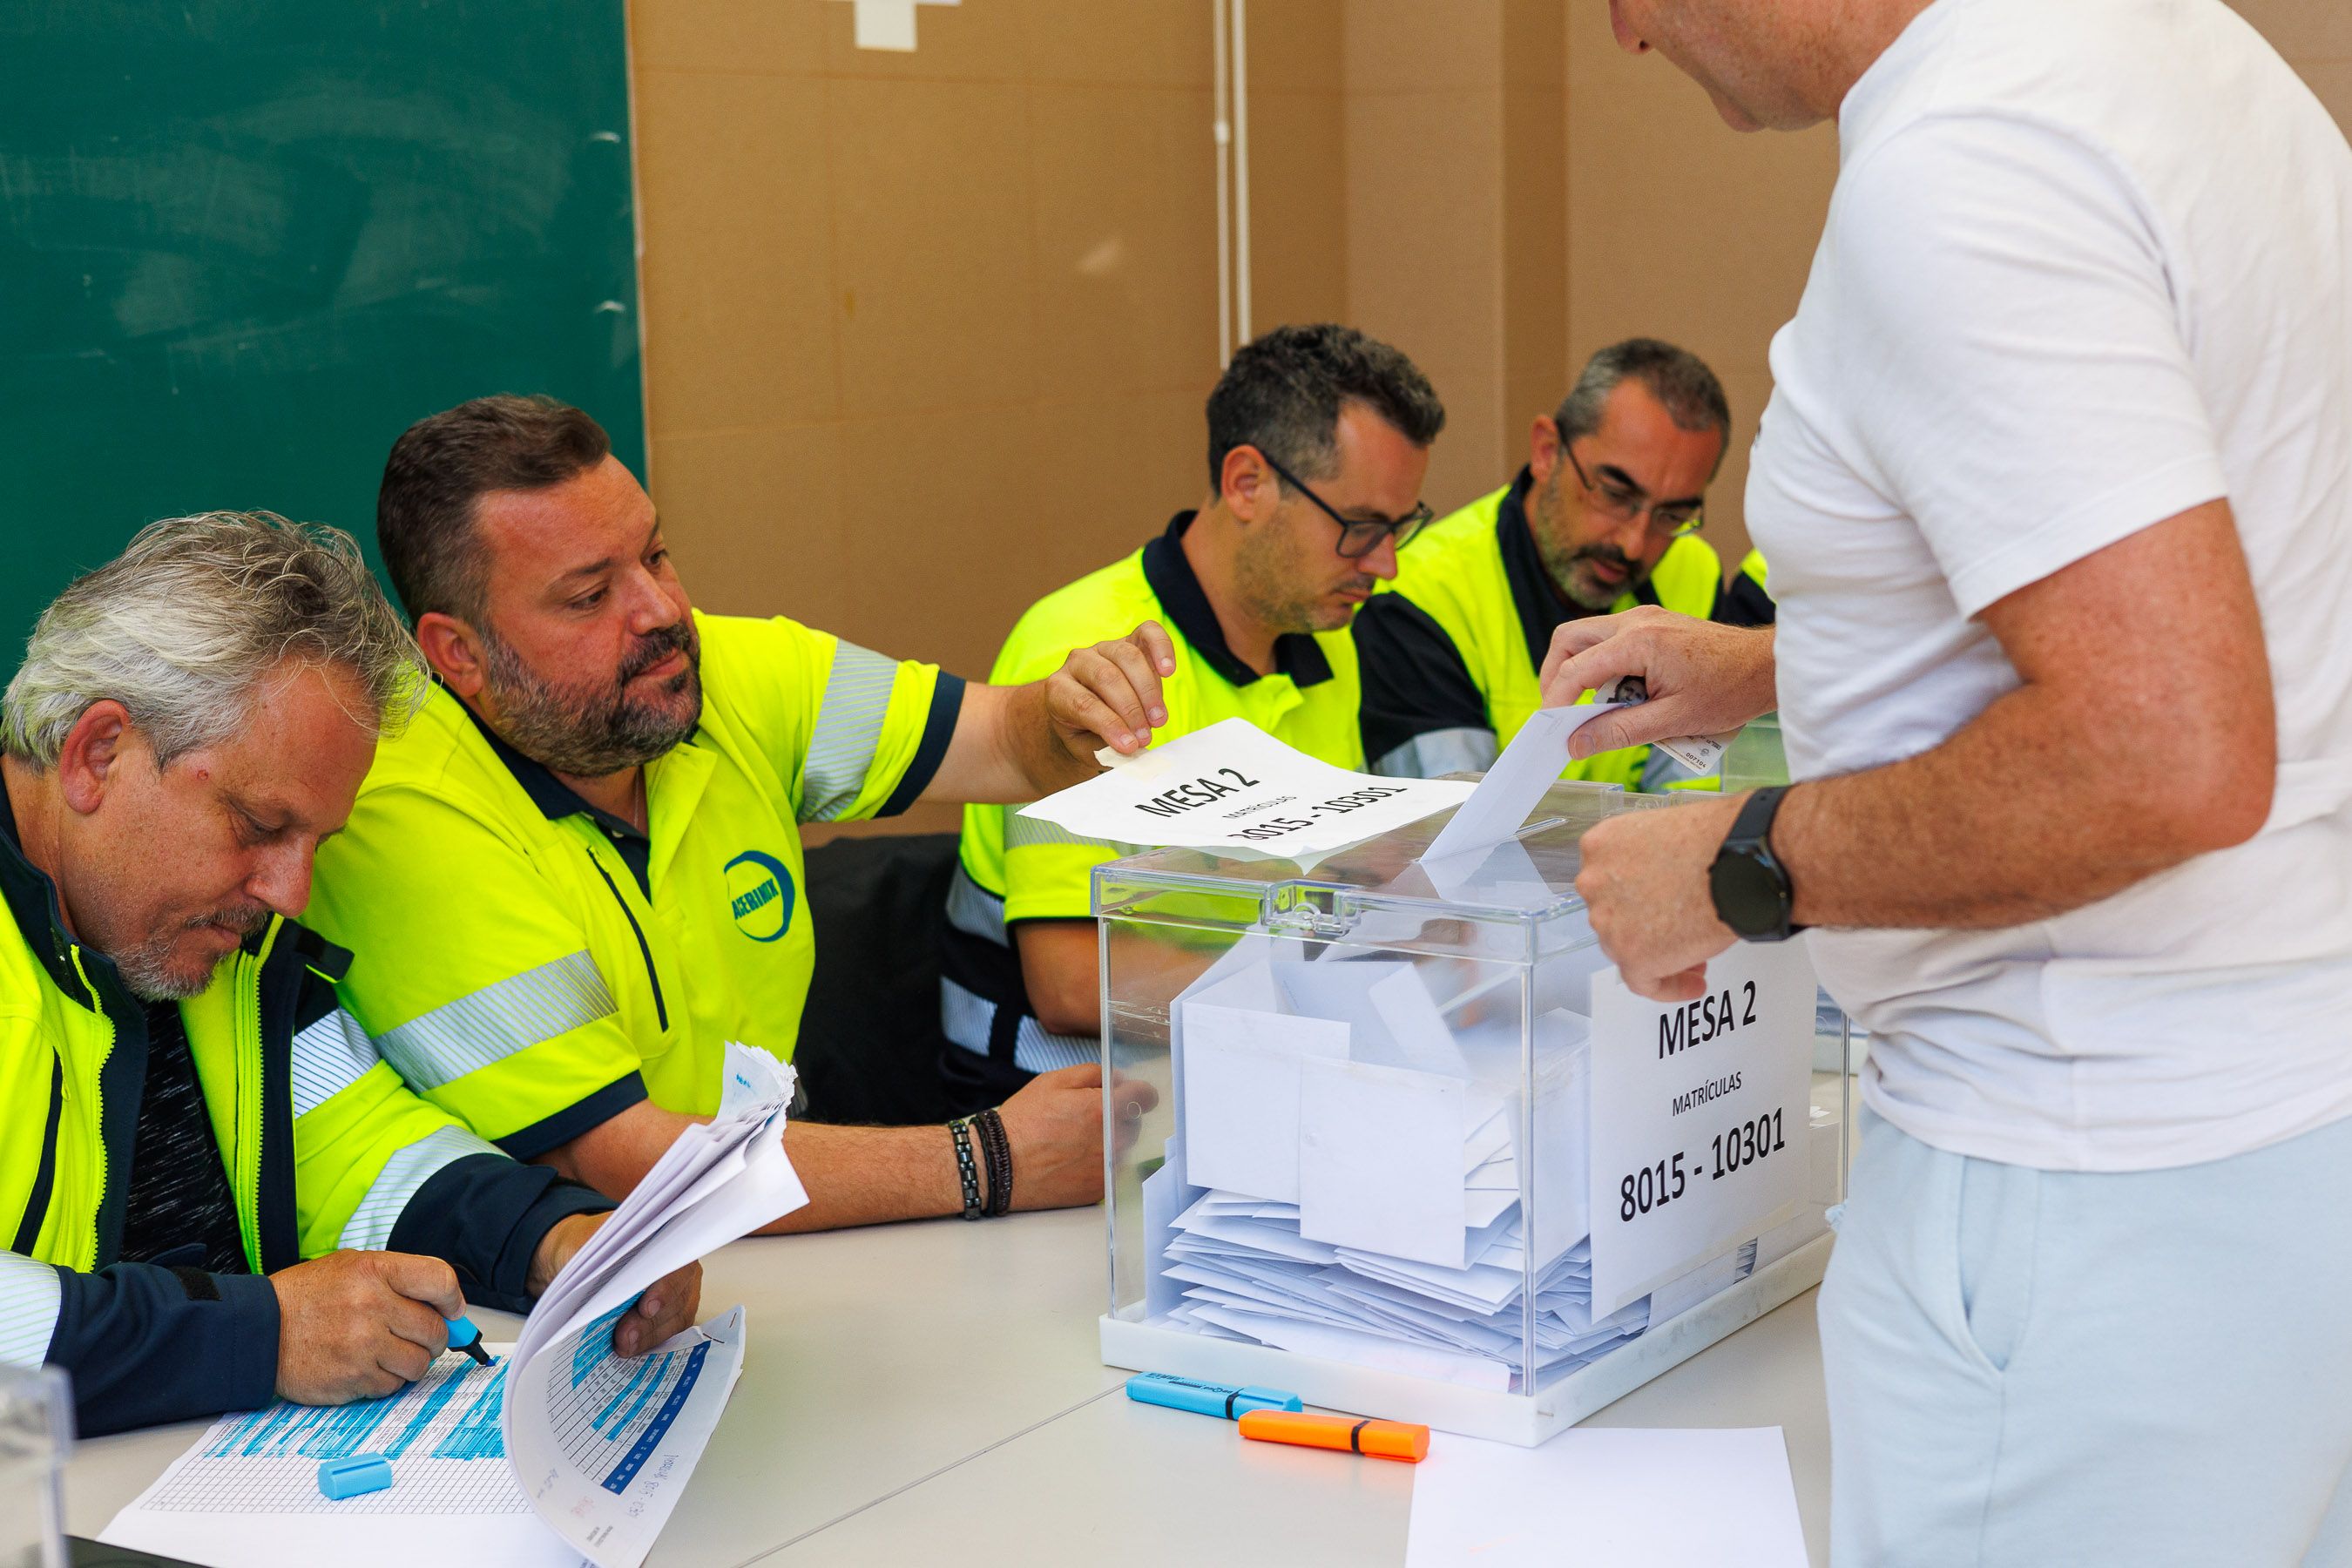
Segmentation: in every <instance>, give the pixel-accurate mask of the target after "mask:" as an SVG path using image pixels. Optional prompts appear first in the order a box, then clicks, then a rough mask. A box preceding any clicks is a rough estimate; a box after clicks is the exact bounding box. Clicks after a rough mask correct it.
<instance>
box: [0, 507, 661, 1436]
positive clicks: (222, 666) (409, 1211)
mask: <svg viewBox="0 0 2352 1568" xmlns="http://www.w3.org/2000/svg"><path fill="white" fill-rule="evenodd" d="M423 681H424V673H423V669H422V668H421V663H420V661H419V659H418V658H417V656H416V651H415V644H414V643H412V642H411V641H410V639H409V637H408V636H407V634H406V633H405V632H404V630H403V629H402V627H401V625H400V622H399V619H398V618H397V617H396V616H394V614H393V612H392V609H391V607H390V606H389V605H387V604H386V603H385V602H384V599H383V595H382V593H381V592H380V591H379V590H378V589H377V587H376V586H375V584H374V582H373V579H372V578H371V577H370V576H369V574H368V571H367V567H366V564H365V563H363V562H362V559H361V557H360V553H359V551H358V549H357V547H356V546H354V545H353V544H352V541H351V540H350V539H349V538H348V537H347V536H345V535H343V534H341V533H339V532H336V531H333V530H331V529H322V528H308V527H303V526H300V525H297V524H292V523H288V522H285V521H282V520H280V519H278V518H274V517H270V516H268V515H266V514H265V515H252V514H243V513H235V512H215V513H211V514H207V515H205V516H201V517H191V518H177V519H173V520H170V521H163V522H158V523H155V524H152V526H150V527H148V528H147V529H145V530H143V531H142V532H141V533H140V534H139V536H138V537H137V538H136V539H134V540H132V541H131V544H130V546H129V548H127V549H126V550H125V551H124V552H122V554H121V556H120V557H118V558H117V559H116V560H114V561H113V562H111V563H109V564H107V565H105V566H103V567H100V569H99V570H97V571H95V572H93V573H90V574H89V575H87V576H85V577H83V578H81V579H80V580H79V581H78V582H76V583H75V584H72V585H71V586H70V587H68V589H67V590H66V592H65V593H64V594H63V595H60V596H59V597H58V600H57V601H56V603H54V604H52V605H50V606H49V608H48V609H47V611H46V612H45V613H44V614H43V615H42V616H41V618H40V622H39V624H38V625H37V626H36V628H35V629H34V632H33V636H32V638H31V641H30V642H29V644H28V645H27V647H26V655H25V662H24V664H23V666H22V667H21V668H19V669H18V670H17V671H16V677H15V679H12V680H11V681H10V682H9V684H8V688H7V694H6V698H5V704H0V905H5V911H6V919H5V921H0V1115H5V1117H6V1119H7V1124H8V1125H9V1126H10V1127H11V1128H13V1129H15V1131H14V1133H13V1134H12V1136H11V1138H10V1140H9V1152H8V1155H7V1158H6V1159H5V1161H0V1226H5V1227H6V1230H7V1234H8V1235H9V1236H10V1237H13V1240H12V1242H11V1244H10V1247H9V1249H8V1250H7V1251H5V1252H0V1361H5V1362H16V1363H37V1362H43V1361H46V1362H47V1363H52V1364H55V1365H58V1366H62V1367H64V1368H65V1369H66V1370H67V1371H68V1373H70V1374H71V1376H72V1379H73V1384H74V1395H75V1403H76V1405H77V1407H78V1413H79V1425H80V1426H81V1429H82V1430H83V1431H84V1432H92V1433H94V1432H108V1431H114V1430H119V1429H121V1428H124V1427H130V1426H143V1425H148V1424H151V1423H154V1422H161V1421H173V1420H184V1419H187V1418H190V1417H194V1416H199V1415H210V1414H214V1413H216V1412H218V1411H222V1410H231V1409H243V1408H250V1407H252V1406H255V1405H261V1404H265V1403H267V1402H268V1400H269V1399H270V1398H271V1396H272V1395H282V1396H284V1397H286V1398H289V1399H294V1400H299V1401H302V1402H305V1403H310V1404H341V1403H342V1402H345V1401H348V1400H352V1399H356V1398H362V1397H367V1396H372V1395H378V1394H387V1393H390V1392H392V1391H393V1390H394V1389H396V1388H397V1387H398V1386H399V1385H400V1384H402V1383H403V1382H404V1381H406V1380H411V1379H414V1378H416V1377H418V1376H421V1375H422V1374H423V1373H424V1372H425V1369H426V1367H428V1366H429V1365H430V1364H431V1363H432V1362H433V1359H434V1358H435V1357H436V1356H437V1355H438V1354H439V1353H440V1352H441V1351H442V1350H443V1348H444V1347H445V1345H446V1341H447V1323H448V1320H450V1319H452V1318H454V1317H456V1316H457V1314H459V1313H460V1312H462V1311H463V1310H465V1307H466V1301H467V1298H468V1297H470V1298H471V1299H473V1300H478V1301H485V1302H488V1303H489V1304H491V1305H494V1306H499V1307H507V1308H512V1309H518V1310H519V1309H521V1308H523V1307H524V1306H526V1305H527V1304H528V1302H529V1300H530V1298H531V1297H532V1296H533V1295H535V1294H536V1293H537V1292H538V1291H539V1290H540V1289H543V1288H544V1287H545V1285H546V1284H547V1282H548V1281H549V1279H551V1278H552V1276H553V1274H554V1272H555V1270H556V1269H557V1268H560V1267H561V1266H562V1263H563V1261H564V1259H565V1258H569V1257H570V1256H571V1254H572V1252H573V1251H575V1250H576V1249H577V1248H578V1247H579V1246H580V1245H581V1243H582V1242H583V1241H584V1240H585V1239H586V1238H587V1237H588V1236H589V1235H590V1234H591V1233H592V1232H593V1230H594V1229H595V1227H596V1226H598V1225H599V1224H601V1223H602V1222H603V1220H602V1215H601V1214H600V1213H599V1212H598V1211H601V1210H604V1209H607V1208H609V1207H610V1205H609V1204H608V1203H607V1202H606V1201H605V1200H604V1198H602V1197H601V1196H599V1195H598V1194H594V1193H592V1192H590V1191H588V1190H587V1189H585V1188H583V1187H579V1186H574V1185H572V1184H567V1183H564V1182H562V1181H559V1180H557V1179H556V1177H555V1175H554V1173H552V1172H549V1171H545V1170H541V1169H538V1168H536V1167H532V1166H528V1165H521V1164H518V1163H515V1162H513V1161H511V1160H509V1159H508V1158H507V1157H506V1156H505V1155H503V1154H500V1153H499V1152H497V1151H496V1150H494V1149H492V1148H491V1147H490V1146H489V1145H488V1144H486V1143H484V1142H481V1141H480V1140H478V1139H477V1138H475V1137H474V1136H473V1135H472V1134H471V1133H469V1132H467V1131H466V1130H465V1129H464V1128H463V1127H462V1126H460V1125H459V1124H458V1123H457V1121H455V1119H453V1118H451V1117H449V1116H447V1115H445V1114H443V1113H442V1112H440V1111H437V1110H434V1109H433V1108H431V1107H430V1106H428V1105H426V1104H425V1103H424V1102H423V1101H421V1100H417V1099H415V1097H414V1096H412V1095H411V1094H410V1093H409V1092H408V1091H407V1089H405V1088H404V1086H403V1085H402V1084H401V1082H400V1080H399V1079H398V1077H397V1076H396V1075H394V1073H393V1071H392V1069H391V1068H387V1067H385V1066H383V1064H382V1063H381V1062H379V1061H378V1060H377V1059H376V1056H375V1052H374V1050H373V1047H371V1046H370V1045H369V1043H368V1040H367V1038H366V1037H365V1036H364V1035H362V1033H360V1031H359V1029H358V1027H357V1026H356V1025H354V1024H353V1023H352V1020H351V1018H350V1017H349V1016H347V1015H345V1014H344V1013H343V1012H342V1011H341V1009H340V1008H339V1007H338V1006H337V1005H336V1002H335V994H334V989H333V982H334V980H335V978H336V977H337V976H339V975H340V974H341V973H342V971H343V968H344V966H345V964H346V963H348V961H349V955H348V954H346V953H344V952H341V951H340V950H338V949H336V948H334V947H331V946H330V945H329V944H327V943H326V942H323V941H321V940H320V938H319V937H317V936H316V935H314V934H313V933H311V932H310V931H305V930H303V929H302V928H301V927H299V926H297V925H295V924H294V923H292V920H291V917H292V916H294V915H296V914H299V912H300V911H301V910H302V908H303V906H304V905H305V904H306V903H307V902H308V901H309V900H310V868H311V861H312V858H313V855H314V854H315V852H316V850H317V848H318V845H319V842H320V839H322V838H324V837H328V836H329V835H331V834H332V833H334V832H335V831H336V830H337V829H338V828H340V827H341V825H342V822H343V819H344V817H345V816H348V815H349V814H350V811H351V806H352V797H353V795H355V794H356V793H357V792H358V789H359V784H360V780H361V778H362V776H363V775H364V774H365V773H366V772H367V768H368V763H369V761H370V759H371V758H373V755H374V752H375V742H376V737H377V735H378V733H379V732H380V731H383V730H384V729H385V728H387V727H393V726H396V725H398V724H399V723H401V722H403V721H405V719H406V718H407V716H408V714H409V712H410V711H411V710H412V709H413V707H414V705H415V701H416V700H417V698H418V697H419V696H420V695H421V693H422V689H423ZM698 1295H699V1275H698V1271H696V1270H692V1269H689V1270H685V1271H681V1273H679V1274H677V1275H673V1276H671V1277H670V1278H669V1279H666V1280H664V1281H662V1282H661V1283H659V1284H657V1285H656V1287H655V1288H654V1289H652V1290H649V1291H648V1292H646V1300H645V1301H644V1303H643V1304H642V1305H641V1306H640V1307H639V1309H638V1310H637V1312H636V1313H635V1314H632V1315H631V1316H630V1317H629V1318H628V1319H626V1320H625V1321H624V1323H623V1324H622V1326H621V1327H620V1329H619V1330H618V1331H616V1333H615V1340H616V1342H617V1343H618V1345H619V1347H620V1348H621V1350H622V1351H623V1352H624V1353H634V1352H635V1351H637V1350H640V1349H643V1348H645V1347H646V1346H650V1345H652V1344H655V1343H657V1342H659V1341H660V1340H662V1339H664V1338H666V1337H667V1336H668V1335H669V1334H670V1333H672V1332H674V1331H676V1330H677V1328H679V1327H682V1326H683V1325H684V1324H685V1323H686V1322H688V1321H691V1318H692V1314H693V1310H694V1308H695V1306H696V1304H697V1300H698Z"/></svg>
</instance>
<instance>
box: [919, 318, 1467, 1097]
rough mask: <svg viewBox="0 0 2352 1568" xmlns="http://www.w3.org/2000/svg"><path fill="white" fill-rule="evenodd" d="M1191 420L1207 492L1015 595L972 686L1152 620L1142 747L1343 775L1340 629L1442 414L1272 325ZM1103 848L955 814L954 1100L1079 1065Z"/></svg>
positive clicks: (1345, 342)
mask: <svg viewBox="0 0 2352 1568" xmlns="http://www.w3.org/2000/svg"><path fill="white" fill-rule="evenodd" d="M1208 422H1209V452H1208V458H1209V484H1210V494H1209V496H1208V498H1207V500H1205V501H1204V502H1203V503H1202V506H1201V507H1200V508H1199V509H1198V510H1187V511H1181V512H1178V513H1177V514H1176V516H1175V518H1174V519H1173V520H1172V521H1170V522H1169V524H1168V526H1167V528H1166V529H1165V530H1164V531H1161V532H1160V535H1159V536H1158V537H1156V538H1154V539H1152V540H1151V541H1150V542H1149V543H1147V544H1145V545H1144V546H1143V547H1142V548H1141V549H1140V550H1138V551H1136V552H1133V553H1131V554H1129V555H1128V556H1127V557H1126V558H1125V559H1123V560H1120V561H1118V562H1115V563H1112V564H1110V565H1108V566H1106V567H1104V568H1102V569H1101V570H1100V571H1097V572H1095V573H1093V574H1089V575H1087V576H1086V577H1082V578H1080V579H1079V580H1078V581H1077V582H1076V583H1073V584H1069V585H1068V586H1067V587H1065V588H1062V589H1060V590H1058V591H1056V592H1055V593H1053V594H1049V595H1046V596H1045V598H1043V599H1041V600H1039V601H1038V602H1037V603H1036V604H1035V605H1032V606H1031V607H1030V609H1029V611H1028V613H1027V614H1025V615H1024V616H1022V617H1021V620H1020V622H1019V624H1018V625H1016V626H1014V627H1013V635H1012V637H1010V638H1008V639H1007V640H1006V642H1005V645H1004V649H1003V652H1002V653H1000V654H999V655H998V656H997V660H996V668H995V669H994V670H993V671H992V673H991V674H990V676H989V679H991V680H992V681H1003V680H1022V679H1027V676H1026V675H1024V671H1027V670H1029V669H1032V668H1036V667H1037V665H1038V663H1039V661H1040V660H1042V659H1044V658H1045V657H1046V649H1047V647H1049V646H1050V645H1051V644H1052V643H1053V642H1054V641H1055V639H1056V638H1060V637H1072V636H1078V635H1081V634H1085V635H1087V636H1091V635H1092V634H1090V633H1087V632H1086V628H1087V627H1090V626H1109V625H1110V624H1112V623H1113V622H1115V621H1117V620H1118V619H1119V618H1120V617H1121V616H1127V617H1129V620H1128V623H1127V624H1128V625H1129V626H1132V625H1134V624H1135V623H1136V620H1137V619H1143V620H1150V621H1154V622H1157V623H1158V624H1159V625H1160V626H1163V627H1165V628H1166V630H1167V632H1168V636H1169V638H1170V640H1171V642H1172V643H1173V644H1174V647H1175V664H1176V668H1175V672H1174V673H1173V674H1172V675H1169V676H1166V677H1163V678H1162V679H1161V681H1160V692H1161V695H1162V697H1163V698H1164V700H1165V702H1166V706H1167V712H1168V719H1167V722H1166V723H1164V724H1163V725H1161V726H1160V731H1159V734H1160V740H1161V741H1162V742H1165V741H1169V740H1173V739H1175V738H1176V737H1178V736H1180V735H1184V734H1188V733H1190V732H1191V731H1195V730H1201V729H1205V728H1207V727H1208V726H1209V725H1211V724H1214V723H1217V722H1219V721H1222V720H1225V719H1232V718H1242V719H1246V720H1248V721H1251V722H1252V723H1254V724H1255V725H1257V726H1258V728H1260V729H1262V730H1264V731H1266V732H1267V733H1268V734H1271V735H1273V736H1275V737H1276V738H1277V739H1279V740H1281V741H1283V742H1286V743H1287V744H1289V745H1292V746H1295V747H1297V749H1298V750H1299V751H1302V752H1307V754H1309V755H1310V756H1315V757H1319V758H1321V759H1322V760H1323V761H1325V762H1327V763H1333V764H1335V765H1337V766H1339V767H1344V768H1361V767H1362V766H1363V765H1364V752H1363V746H1362V742H1361V738H1360V732H1359V729H1358V721H1357V708H1358V701H1359V690H1360V689H1359V683H1358V680H1357V675H1356V650H1355V647H1354V645H1353V644H1352V643H1351V642H1350V641H1349V637H1348V626H1349V622H1350V621H1351V620H1352V619H1354V618H1355V615H1356V612H1357V610H1358V608H1359V607H1360V606H1361V605H1363V604H1364V603H1365V602H1366V601H1367V600H1369V599H1370V598H1371V597H1372V595H1373V594H1374V592H1375V591H1376V590H1377V588H1378V587H1379V585H1380V584H1381V583H1383V582H1385V581H1387V580H1389V579H1391V578H1393V577H1394V576H1395V575H1396V574H1397V564H1398V560H1399V554H1398V552H1399V551H1400V550H1401V549H1402V547H1403V546H1404V545H1405V544H1406V543H1407V542H1409V541H1410V540H1411V539H1412V537H1413V535H1415V534H1416V533H1418V532H1420V531H1421V530H1422V528H1423V526H1424V525H1425V524H1426V523H1427V522H1428V521H1429V520H1430V516H1431V513H1430V510H1429V508H1428V507H1426V506H1424V505H1423V504H1422V502H1421V485H1422V479H1423V476H1424V475H1425V474H1426V473H1427V471H1428V468H1429V448H1430V445H1431V443H1432V442H1433V441H1435V440H1436V439H1437V434H1438V432H1439V431H1440V430H1441V429H1443V428H1444V424H1445V410H1444V406H1443V405H1441V404H1440V403H1439V402H1438V399H1437V394H1436V393H1435V392H1434V391H1433V390H1432V389H1431V387H1430V384H1429V383H1428V381H1427V380H1426V379H1424V378H1423V375H1422V374H1421V372H1420V371H1418V370H1416V369H1414V368H1413V365H1412V361H1410V360H1408V359H1406V358H1405V356H1404V355H1403V354H1402V353H1398V352H1397V351H1396V350H1395V349H1392V348H1391V347H1389V346H1388V345H1387V344H1385V343H1381V342H1374V341H1373V340H1371V339H1370V338H1367V337H1365V336H1364V335H1363V334H1362V333H1361V332H1358V331H1353V330H1351V329H1349V328H1347V327H1340V326H1331V325H1321V326H1304V327H1281V328H1277V329H1276V331H1271V332H1268V333H1267V334H1266V335H1265V336H1264V337H1262V338H1260V339H1258V340H1257V341H1256V342H1253V343H1251V344H1249V345H1248V346H1247V347H1245V348H1244V349H1242V350H1241V351H1240V352H1239V353H1236V354H1234V359H1233V363H1232V364H1231V365H1230V366H1228V367H1227V369H1226V371H1225V373H1224V375H1223V378H1222V379H1220V380H1219V382H1218V383H1217V386H1216V389H1215V391H1213V393H1211V394H1210V395H1209V406H1208ZM1119 853H1120V851H1119V850H1118V849H1116V848H1114V847H1110V846H1107V845H1105V844H1102V843H1100V842H1098V841H1097V840H1093V839H1085V840H1080V839H1076V838H1073V837H1069V836H1067V835H1065V834H1062V833H1060V832H1058V831H1057V830H1055V829H1054V828H1052V827H1051V826H1048V825H1045V824H1043V823H1038V822H1034V821H1030V820H1028V819H1026V818H1023V817H1020V816H1015V815H1014V814H1013V812H1012V811H1010V810H1008V809H1006V808H1005V807H1003V806H993V805H975V806H970V807H967V808H966V809H965V812H964V827H963V843H962V846H961V863H960V865H959V867H958V869H957V873H956V878H955V880H954V882H953V884H952V885H951V887H950V891H949V896H948V920H949V925H950V932H949V938H948V950H947V954H946V968H945V974H944V977H943V979H942V981H941V996H940V1012H941V1022H942V1024H943V1025H944V1026H945V1028H946V1032H947V1037H948V1039H949V1041H950V1045H949V1046H948V1047H946V1049H945V1053H944V1056H945V1059H944V1061H943V1063H942V1070H943V1075H944V1077H945V1079H946V1080H947V1083H948V1085H949V1086H950V1092H951V1093H952V1094H953V1095H955V1096H958V1097H960V1098H961V1099H962V1100H965V1101H966V1102H968V1103H969V1104H971V1105H975V1106H977V1105H989V1104H993V1103H995V1102H996V1100H1000V1099H1002V1098H1003V1097H1004V1096H1005V1095H1006V1094H1007V1093H1010V1092H1013V1090H1014V1089H1017V1088H1018V1087H1019V1086H1020V1085H1021V1084H1022V1083H1024V1082H1025V1081H1027V1079H1029V1078H1030V1077H1032V1076H1033V1075H1034V1074H1036V1073H1038V1072H1042V1071H1046V1070H1049V1069H1053V1068H1066V1067H1072V1066H1076V1065H1078V1064H1082V1063H1091V1062H1093V1061H1095V1060H1096V1059H1097V1055H1098V1052H1099V1048H1100V1047H1099V1043H1098V1041H1097V1038H1096V1018H1097V996H1096V984H1097V980H1096V976H1097V964H1096V943H1095V924H1094V921H1093V920H1092V918H1091V916H1090V912H1089V910H1090V906H1089V881H1090V879H1091V877H1092V874H1093V871H1094V868H1095V867H1096V866H1097V865H1099V864H1101V863H1102V862H1104V861H1106V860H1109V859H1113V858H1116V857H1117V856H1118V854H1119Z"/></svg>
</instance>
